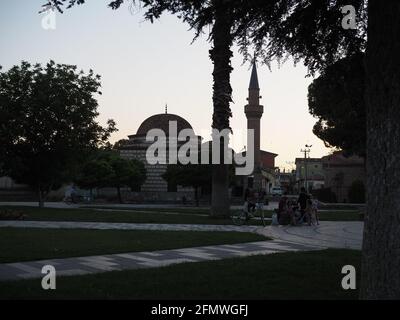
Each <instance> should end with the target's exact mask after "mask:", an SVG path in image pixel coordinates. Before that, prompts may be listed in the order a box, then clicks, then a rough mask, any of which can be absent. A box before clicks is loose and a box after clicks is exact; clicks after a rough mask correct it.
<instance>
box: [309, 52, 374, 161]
mask: <svg viewBox="0 0 400 320" xmlns="http://www.w3.org/2000/svg"><path fill="white" fill-rule="evenodd" d="M363 59H364V55H363V54H357V55H354V56H351V57H349V58H344V59H342V60H340V61H338V62H336V63H335V64H333V65H332V66H330V67H328V68H327V69H326V70H325V71H324V72H323V73H322V74H321V75H320V76H319V77H318V78H317V79H315V80H314V81H313V82H312V83H311V84H310V86H309V87H308V106H309V110H310V113H311V114H312V115H313V116H314V117H316V118H318V121H317V123H316V124H315V125H314V129H313V132H314V134H315V135H316V136H317V137H319V138H320V139H321V140H323V141H324V143H325V145H326V146H327V147H336V148H339V149H342V150H343V151H344V153H345V154H347V155H352V154H356V155H359V156H362V157H365V154H366V143H367V137H366V133H367V132H366V106H365V101H364V91H365V75H364V65H363V63H364V60H363Z"/></svg>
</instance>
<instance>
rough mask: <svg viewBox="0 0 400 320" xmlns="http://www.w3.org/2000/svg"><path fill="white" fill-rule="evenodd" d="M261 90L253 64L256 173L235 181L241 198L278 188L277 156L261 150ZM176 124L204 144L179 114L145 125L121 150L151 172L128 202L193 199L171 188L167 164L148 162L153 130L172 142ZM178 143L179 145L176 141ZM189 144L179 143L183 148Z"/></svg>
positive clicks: (249, 113)
mask: <svg viewBox="0 0 400 320" xmlns="http://www.w3.org/2000/svg"><path fill="white" fill-rule="evenodd" d="M260 98H261V97H260V87H259V83H258V75H257V67H256V64H255V63H253V67H252V72H251V77H250V84H249V91H248V98H247V100H248V104H247V105H246V106H245V107H244V112H245V114H246V117H247V128H248V129H254V171H253V174H252V175H250V176H248V177H240V176H239V177H238V178H237V181H235V185H236V186H235V187H234V188H232V192H231V194H232V196H234V197H241V196H242V194H243V190H244V189H245V188H247V187H250V188H254V189H259V188H262V189H264V190H265V191H266V192H267V193H269V191H270V189H271V188H272V187H273V186H274V185H275V158H276V156H277V154H275V153H272V152H268V151H265V150H261V148H260V142H261V126H260V121H261V117H262V115H263V112H264V107H263V106H262V105H260ZM170 121H176V124H177V132H180V131H181V130H183V129H189V130H192V131H193V135H194V136H195V137H196V138H197V139H198V141H199V143H201V142H202V139H203V138H202V137H200V136H196V135H195V133H194V130H193V128H192V126H191V125H190V123H189V122H188V121H187V120H186V119H184V118H182V117H180V116H179V115H176V114H171V113H168V111H167V108H166V109H165V113H160V114H155V115H153V116H151V117H149V118H147V119H146V120H144V121H143V122H142V124H141V125H140V126H139V128H138V130H137V132H136V134H133V135H130V136H129V137H128V138H129V139H128V140H127V141H126V142H125V143H124V144H123V145H122V146H121V147H120V155H121V157H123V158H125V159H137V160H140V161H142V162H143V163H144V164H145V166H146V169H147V178H146V181H145V183H144V184H143V185H142V187H141V190H140V192H130V191H129V192H127V193H126V194H125V195H126V196H127V198H128V200H146V201H179V200H180V199H181V198H182V197H183V196H185V197H186V198H187V199H188V200H190V199H193V197H194V190H193V189H192V188H184V187H181V186H176V185H171V184H168V183H167V181H165V180H164V179H163V178H162V175H163V174H164V173H165V171H166V170H167V164H159V163H158V164H149V163H148V162H147V161H146V150H147V148H148V147H149V146H150V145H151V144H152V142H148V141H146V135H147V133H148V132H149V130H151V129H161V130H163V132H165V133H166V139H167V141H169V140H170V139H171V137H170V136H169V123H170ZM175 142H176V141H175ZM183 143H185V142H177V147H178V149H179V147H180V146H181V145H182V144H183ZM166 158H167V159H166V160H167V161H166V162H167V163H168V152H167V153H166Z"/></svg>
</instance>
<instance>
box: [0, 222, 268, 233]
mask: <svg viewBox="0 0 400 320" xmlns="http://www.w3.org/2000/svg"><path fill="white" fill-rule="evenodd" d="M1 227H14V228H42V229H46V228H47V229H100V230H165V231H235V232H259V233H261V229H262V227H257V226H234V225H218V224H215V225H214V224H166V223H115V222H76V221H25V220H22V221H14V220H6V221H0V228H1Z"/></svg>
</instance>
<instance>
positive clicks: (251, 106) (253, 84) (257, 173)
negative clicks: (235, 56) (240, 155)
mask: <svg viewBox="0 0 400 320" xmlns="http://www.w3.org/2000/svg"><path fill="white" fill-rule="evenodd" d="M260 98H261V97H260V87H259V85H258V76H257V67H256V63H255V61H254V62H253V70H252V71H251V78H250V85H249V97H248V98H247V100H248V104H247V105H246V106H245V107H244V113H245V114H246V117H247V129H253V130H254V172H253V176H254V180H253V188H254V189H259V188H261V187H262V176H261V168H260V164H261V153H260V119H261V117H262V114H263V112H264V107H263V106H262V105H260ZM247 144H248V145H249V143H247Z"/></svg>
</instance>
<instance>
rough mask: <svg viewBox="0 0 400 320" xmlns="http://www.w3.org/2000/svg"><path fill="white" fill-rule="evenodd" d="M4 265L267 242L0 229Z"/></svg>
mask: <svg viewBox="0 0 400 320" xmlns="http://www.w3.org/2000/svg"><path fill="white" fill-rule="evenodd" d="M0 239H2V240H1V241H0V263H7V262H20V261H30V260H39V259H51V258H65V257H77V256H89V255H98V254H112V253H122V252H134V251H136V252H137V251H154V250H164V249H176V248H185V247H195V246H206V245H215V244H233V243H241V242H252V241H264V240H268V239H267V238H265V237H263V236H260V235H257V234H252V233H242V232H204V231H142V230H135V231H126V230H86V229H35V228H0Z"/></svg>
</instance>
